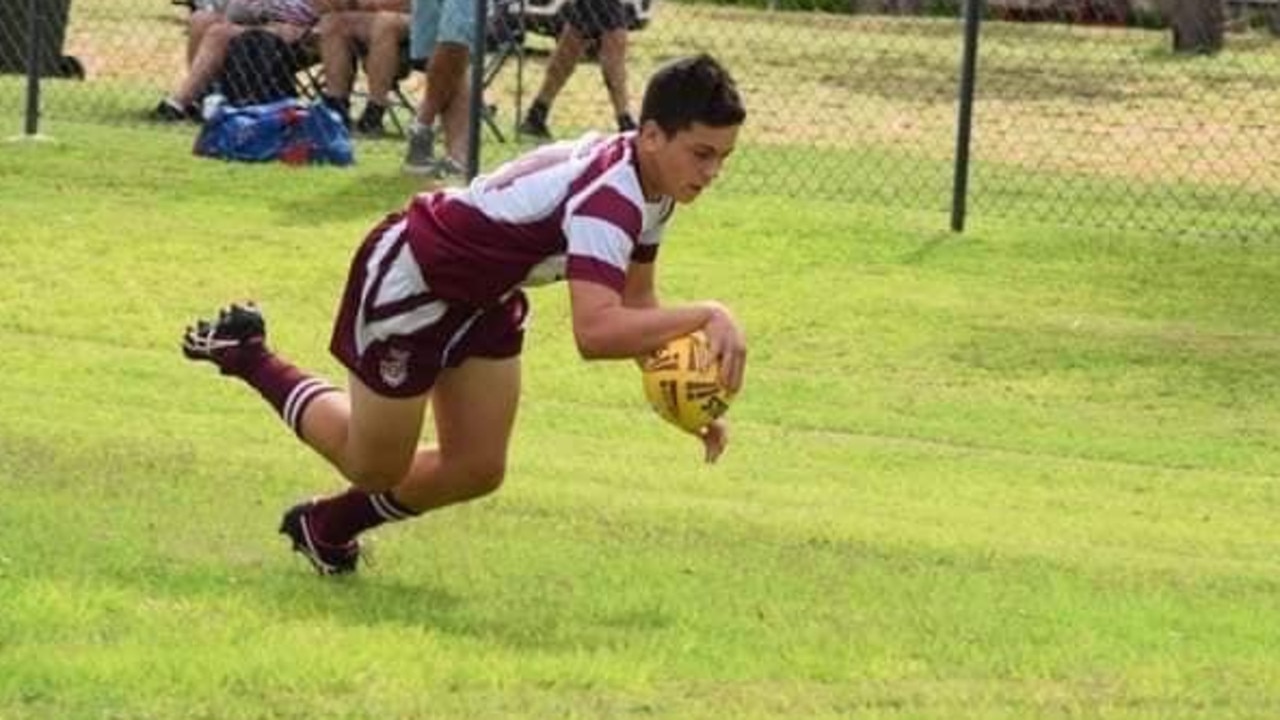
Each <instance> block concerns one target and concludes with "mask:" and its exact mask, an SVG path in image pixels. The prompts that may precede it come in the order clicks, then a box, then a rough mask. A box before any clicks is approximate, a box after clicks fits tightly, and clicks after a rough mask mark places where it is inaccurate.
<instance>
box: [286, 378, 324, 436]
mask: <svg viewBox="0 0 1280 720" xmlns="http://www.w3.org/2000/svg"><path fill="white" fill-rule="evenodd" d="M333 389H334V387H333V386H332V385H330V384H329V383H327V382H325V381H323V380H318V379H316V378H308V379H306V380H303V381H302V382H300V383H298V384H297V386H296V387H294V388H293V390H291V391H289V397H288V398H286V399H285V401H284V409H283V410H282V411H281V413H280V416H281V417H283V418H284V421H285V423H287V424H288V425H289V427H291V428H293V431H294V432H299V431H300V428H299V427H298V423H299V422H301V420H302V411H303V410H305V409H306V407H307V405H308V404H310V402H311V401H312V399H314V398H315V397H316V396H318V395H320V394H322V393H326V392H329V391H330V390H333Z"/></svg>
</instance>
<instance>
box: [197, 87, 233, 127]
mask: <svg viewBox="0 0 1280 720" xmlns="http://www.w3.org/2000/svg"><path fill="white" fill-rule="evenodd" d="M226 102H227V96H226V95H223V94H222V93H220V92H213V93H209V94H208V95H205V96H204V102H202V103H200V117H202V118H204V121H205V122H209V121H210V120H212V119H213V116H214V114H215V113H217V112H218V108H220V107H222V106H223V105H224V104H226Z"/></svg>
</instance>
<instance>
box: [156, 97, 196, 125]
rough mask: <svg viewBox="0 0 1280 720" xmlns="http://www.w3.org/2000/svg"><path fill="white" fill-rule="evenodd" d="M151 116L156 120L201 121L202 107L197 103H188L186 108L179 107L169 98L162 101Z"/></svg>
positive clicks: (173, 121)
mask: <svg viewBox="0 0 1280 720" xmlns="http://www.w3.org/2000/svg"><path fill="white" fill-rule="evenodd" d="M150 118H151V119H152V120H154V121H156V122H163V123H175V122H183V121H184V120H190V121H192V122H200V121H201V120H202V119H203V118H201V117H200V108H198V107H196V106H195V105H188V106H186V107H185V108H184V107H179V106H177V105H175V104H173V103H172V102H170V101H169V99H168V98H165V99H164V100H161V101H160V104H159V105H156V107H155V109H154V110H152V111H151V114H150Z"/></svg>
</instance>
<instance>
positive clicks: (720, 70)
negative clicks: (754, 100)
mask: <svg viewBox="0 0 1280 720" xmlns="http://www.w3.org/2000/svg"><path fill="white" fill-rule="evenodd" d="M746 119H747V110H746V108H745V107H743V105H742V97H741V96H739V95H738V86H737V85H736V84H735V83H734V82H733V77H732V76H730V75H729V71H728V70H726V69H725V68H724V66H723V65H721V64H720V63H719V62H717V61H716V59H715V58H713V57H711V56H710V55H708V54H706V53H701V54H698V55H694V56H692V57H686V58H680V59H678V60H673V61H671V62H669V63H667V64H666V65H663V66H662V67H661V68H658V71H657V72H655V73H654V74H653V77H651V78H649V85H648V87H646V88H645V91H644V102H643V103H642V104H641V105H640V122H641V123H643V122H645V121H646V120H652V121H654V122H655V123H657V124H658V127H660V128H662V131H663V132H664V133H666V134H667V135H674V134H675V133H677V132H679V131H681V130H688V129H689V128H690V127H692V126H693V124H694V123H701V124H703V125H708V126H711V127H717V128H722V127H731V126H734V125H741V124H742V122H743V121H744V120H746Z"/></svg>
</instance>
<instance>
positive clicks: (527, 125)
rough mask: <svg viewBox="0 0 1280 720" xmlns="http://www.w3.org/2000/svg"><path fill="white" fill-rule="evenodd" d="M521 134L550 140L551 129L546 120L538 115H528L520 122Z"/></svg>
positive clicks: (519, 129)
mask: <svg viewBox="0 0 1280 720" xmlns="http://www.w3.org/2000/svg"><path fill="white" fill-rule="evenodd" d="M517 130H518V131H519V133H520V134H521V135H528V136H529V137H531V138H535V139H538V140H550V139H551V130H550V128H548V127H547V121H546V120H539V119H538V118H536V117H533V116H530V115H526V116H525V119H524V122H522V123H520V127H519V128H517Z"/></svg>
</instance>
